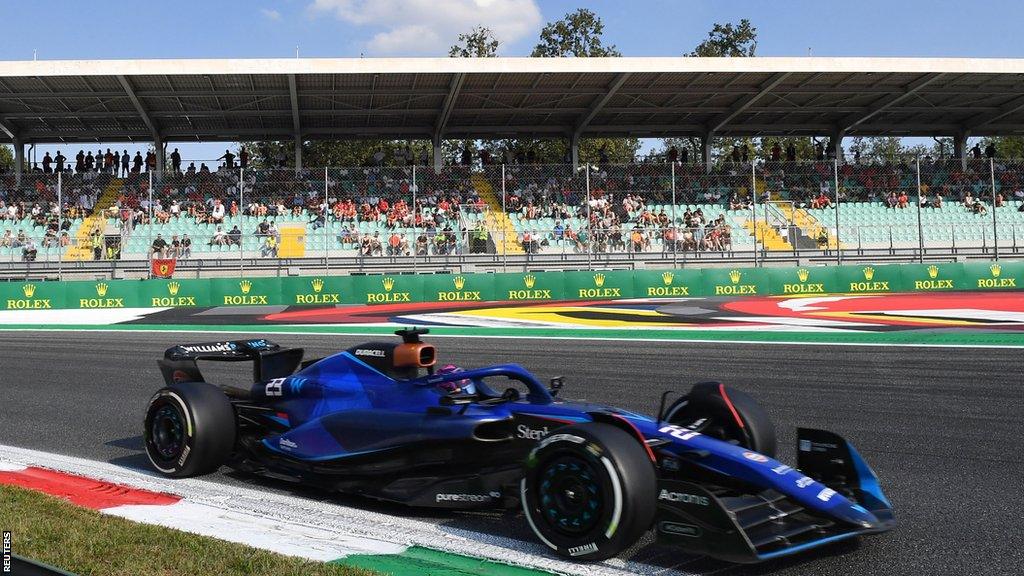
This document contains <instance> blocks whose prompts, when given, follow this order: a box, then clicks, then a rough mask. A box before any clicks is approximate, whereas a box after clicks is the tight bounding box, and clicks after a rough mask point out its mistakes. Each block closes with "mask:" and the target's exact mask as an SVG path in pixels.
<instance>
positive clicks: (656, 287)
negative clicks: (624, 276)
mask: <svg viewBox="0 0 1024 576" xmlns="http://www.w3.org/2000/svg"><path fill="white" fill-rule="evenodd" d="M703 279H704V277H703V276H702V275H701V271H700V270H696V269H689V268H686V269H684V268H677V269H675V270H637V271H634V272H633V293H634V295H635V296H636V297H637V298H694V297H698V296H703V295H704V282H703Z"/></svg>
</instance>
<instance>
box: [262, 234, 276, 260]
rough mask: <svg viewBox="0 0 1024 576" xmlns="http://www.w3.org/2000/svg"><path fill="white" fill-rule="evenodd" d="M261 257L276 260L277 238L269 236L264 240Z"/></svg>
mask: <svg viewBox="0 0 1024 576" xmlns="http://www.w3.org/2000/svg"><path fill="white" fill-rule="evenodd" d="M260 256H262V257H264V258H276V257H277V238H276V237H274V236H267V237H266V238H264V239H263V247H262V248H260Z"/></svg>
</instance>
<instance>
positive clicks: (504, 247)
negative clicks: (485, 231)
mask: <svg viewBox="0 0 1024 576" xmlns="http://www.w3.org/2000/svg"><path fill="white" fill-rule="evenodd" d="M501 216H502V218H508V210H507V209H506V205H505V163H504V162H502V163H501ZM494 222H495V223H498V222H500V220H498V218H495V219H494ZM507 236H508V226H502V227H501V271H502V272H508V238H507Z"/></svg>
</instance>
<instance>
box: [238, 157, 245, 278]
mask: <svg viewBox="0 0 1024 576" xmlns="http://www.w3.org/2000/svg"><path fill="white" fill-rule="evenodd" d="M238 215H239V220H240V221H242V222H244V220H243V219H242V217H244V216H245V168H242V167H241V166H239V168H238ZM244 253H245V230H242V236H241V239H240V241H239V242H238V275H239V276H241V275H242V269H243V268H244V267H245V265H244V264H243V261H244V260H245V254H244Z"/></svg>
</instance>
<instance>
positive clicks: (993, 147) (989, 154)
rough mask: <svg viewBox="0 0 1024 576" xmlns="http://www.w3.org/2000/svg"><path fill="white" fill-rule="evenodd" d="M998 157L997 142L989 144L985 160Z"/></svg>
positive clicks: (986, 147)
mask: <svg viewBox="0 0 1024 576" xmlns="http://www.w3.org/2000/svg"><path fill="white" fill-rule="evenodd" d="M995 157H996V144H995V142H989V143H988V146H985V158H988V159H989V160H991V159H993V158H995Z"/></svg>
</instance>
